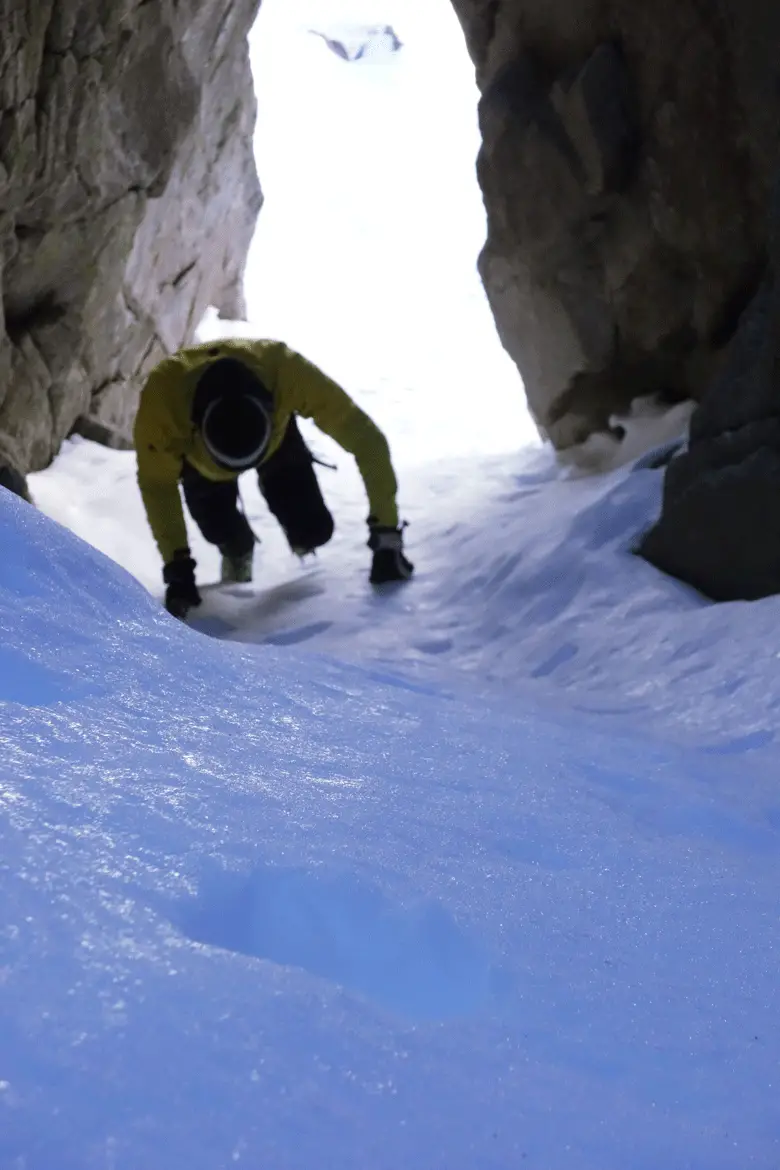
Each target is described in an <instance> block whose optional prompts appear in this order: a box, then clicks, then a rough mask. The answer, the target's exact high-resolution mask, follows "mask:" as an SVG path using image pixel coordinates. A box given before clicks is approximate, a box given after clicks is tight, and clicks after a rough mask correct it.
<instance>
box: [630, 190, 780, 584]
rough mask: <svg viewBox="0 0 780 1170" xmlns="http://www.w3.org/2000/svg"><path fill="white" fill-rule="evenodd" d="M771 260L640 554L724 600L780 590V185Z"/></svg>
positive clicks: (671, 471) (671, 473) (674, 466)
mask: <svg viewBox="0 0 780 1170" xmlns="http://www.w3.org/2000/svg"><path fill="white" fill-rule="evenodd" d="M769 242H770V247H769V263H768V266H767V272H766V275H765V277H764V280H763V282H762V284H761V287H760V289H759V291H758V293H757V294H756V296H755V298H754V300H753V302H752V303H751V305H750V306H749V307H748V309H747V310H746V311H745V313H744V314H743V315H742V318H741V320H740V324H739V328H738V329H737V332H736V335H735V337H734V340H733V342H732V344H731V346H730V347H729V352H728V356H727V360H726V363H725V365H724V369H723V371H722V374H721V376H720V377H719V378H718V379H717V381H716V382H715V384H714V385H713V387H712V388H711V389H710V390H708V392H707V394H706V395H705V397H704V399H703V401H702V402H701V404H700V405H699V407H698V408H697V410H696V412H695V414H694V415H693V418H692V419H691V428H690V438H689V443H688V447H687V450H686V451H684V452H683V453H681V454H679V455H677V456H676V457H675V458H674V459H672V460H671V462H670V464H669V467H668V469H667V471H666V474H665V477H664V494H663V509H662V513H661V517H660V519H659V520H658V522H657V523H656V524H655V525H654V526H653V527H652V528H651V529H650V531H649V532H648V533H647V534H646V535H645V536H644V538H643V539H642V541H641V543H640V546H639V551H640V552H641V554H642V555H643V556H644V557H645V558H646V559H647V560H649V561H650V562H651V563H653V564H654V565H656V566H657V567H658V568H660V569H663V570H664V571H665V572H668V573H671V574H673V575H674V576H676V577H680V578H681V579H683V580H684V581H687V582H688V583H690V584H691V585H694V586H695V587H696V588H697V589H699V590H700V591H701V592H702V593H704V594H706V595H707V596H708V597H711V598H713V599H714V600H716V601H731V600H737V599H745V600H751V599H754V598H758V597H766V596H768V595H769V594H773V593H780V524H779V523H778V513H779V512H780V506H779V502H780V181H778V183H777V186H776V189H775V192H774V198H773V205H772V213H771V216H770V231H769Z"/></svg>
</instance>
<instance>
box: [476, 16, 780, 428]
mask: <svg viewBox="0 0 780 1170" xmlns="http://www.w3.org/2000/svg"><path fill="white" fill-rule="evenodd" d="M453 4H454V7H455V9H456V12H457V14H458V16H459V18H460V20H461V24H462V26H463V30H464V33H465V36H466V42H467V45H468V48H469V51H470V53H471V56H472V59H473V61H474V64H475V67H476V76H477V81H478V84H479V87H480V91H481V98H480V107H479V115H480V126H481V131H482V147H481V150H480V154H479V158H478V163H477V169H478V176H479V181H480V184H481V187H482V191H483V195H484V200H485V207H486V211H487V239H486V243H485V246H484V249H483V251H482V253H481V256H480V259H479V268H480V272H481V275H482V280H483V282H484V285H485V289H486V292H487V296H488V299H489V301H490V304H491V307H492V310H493V314H494V317H495V320H496V325H497V329H498V333H499V336H500V338H501V341H502V343H503V345H504V347H505V348H506V350H507V351H508V352H509V354H510V355H511V356H512V358H513V359H514V360H515V362H516V364H517V366H518V369H519V371H520V374H521V376H522V378H523V382H524V384H525V391H526V395H527V398H528V402H529V405H530V408H531V411H532V414H533V415H534V417H535V419H536V421H537V423H538V425H539V427H540V430H541V431H542V433H543V434H545V435H547V436H549V438H550V439H551V440H552V441H553V443H554V444H555V445H556V446H557V447H558V448H559V449H566V448H572V447H574V446H576V445H577V444H580V443H582V442H583V440H585V439H586V438H587V437H588V436H589V435H590V434H592V433H594V432H600V431H605V430H607V429H608V426H609V423H608V420H609V418H610V417H611V416H613V415H614V414H615V413H620V412H621V411H626V412H627V411H628V410H629V405H630V403H631V401H632V400H633V399H635V398H638V397H648V398H652V399H655V400H657V401H659V402H661V403H663V402H669V403H677V402H680V401H684V400H687V399H691V398H693V399H695V400H697V401H699V400H701V398H702V395H703V394H704V393H705V391H706V389H707V388H708V387H709V386H710V385H711V383H712V381H713V379H714V378H716V377H717V375H718V371H719V370H720V368H721V366H722V363H723V361H724V354H725V348H726V345H727V343H728V341H729V340H730V338H731V337H732V335H733V333H734V330H735V328H736V324H737V321H738V320H739V318H740V314H741V313H742V311H743V309H744V308H745V306H746V305H747V304H748V303H749V302H750V301H751V298H752V297H753V296H754V294H755V293H756V290H757V288H758V286H759V285H760V283H761V280H762V278H763V273H764V270H765V265H766V229H765V215H764V209H765V206H766V201H767V198H768V192H769V189H770V187H771V182H772V175H773V168H774V165H775V156H776V123H777V112H778V92H777V85H776V71H777V64H776V46H777V44H778V43H780V6H779V5H777V4H775V3H773V2H772V0H753V2H751V3H748V4H745V3H743V0H723V2H722V3H720V4H702V3H700V0H654V3H652V4H647V3H637V2H636V0H453Z"/></svg>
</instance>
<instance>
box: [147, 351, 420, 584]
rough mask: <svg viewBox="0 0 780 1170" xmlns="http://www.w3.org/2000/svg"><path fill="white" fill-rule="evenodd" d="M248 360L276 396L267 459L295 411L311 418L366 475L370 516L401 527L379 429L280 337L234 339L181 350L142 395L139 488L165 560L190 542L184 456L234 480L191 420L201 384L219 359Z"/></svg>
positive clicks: (160, 367)
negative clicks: (184, 504)
mask: <svg viewBox="0 0 780 1170" xmlns="http://www.w3.org/2000/svg"><path fill="white" fill-rule="evenodd" d="M223 357H232V358H237V359H239V360H240V361H242V362H244V364H245V365H247V366H248V367H249V368H250V369H251V370H253V371H254V372H255V373H256V374H257V375H258V377H259V378H260V379H261V381H262V382H263V384H264V385H265V387H266V388H267V389H268V390H269V392H270V393H271V395H272V396H273V401H274V409H273V421H272V429H271V439H270V442H269V445H268V448H267V450H266V453H265V455H264V457H263V461H265V459H267V458H268V457H269V456H270V455H272V454H273V452H274V451H275V450H276V448H277V447H278V446H279V443H280V442H281V440H282V437H283V435H284V433H285V430H286V429H287V424H288V422H289V421H290V417H291V416H292V415H293V414H299V415H302V416H303V417H304V418H311V419H313V420H314V422H315V423H316V424H317V426H318V427H319V428H320V430H322V431H324V432H325V434H327V435H330V436H331V438H333V439H335V440H336V442H337V443H338V444H339V445H340V446H341V447H343V448H344V450H345V451H349V452H350V454H352V455H354V457H355V461H356V462H357V465H358V469H359V471H360V474H361V476H362V477H363V483H364V484H365V488H366V494H367V496H368V505H369V513H370V515H371V516H372V517H373V518H375V519H376V521H377V523H379V524H386V525H391V526H392V527H396V526H397V524H398V509H397V506H396V492H397V483H396V478H395V472H394V471H393V465H392V463H391V461H390V451H389V448H388V445H387V440H386V439H385V437H384V435H383V434H382V432H381V431H380V430H379V428H378V427H377V426H376V425H375V424H374V423H373V422H372V421H371V419H370V418H369V417H368V415H367V414H365V413H364V412H363V411H362V410H361V409H360V408H359V407H358V406H357V405H356V404H355V403H354V402H353V401H352V399H351V398H350V397H349V395H348V394H346V393H345V392H344V390H342V389H341V387H340V386H338V385H337V384H336V383H335V382H334V381H332V379H331V378H329V377H328V376H327V375H326V374H323V373H322V371H321V370H318V369H317V367H316V366H315V365H313V364H312V363H311V362H309V361H307V360H306V358H304V357H302V356H301V355H300V354H299V353H295V352H294V351H293V350H291V349H290V348H289V347H288V346H287V345H285V344H284V343H283V342H281V341H251V340H243V339H232V338H231V339H228V340H225V341H218V342H209V343H207V344H204V345H194V346H191V347H189V348H188V349H182V350H179V352H178V353H176V354H174V356H173V357H170V358H166V359H165V360H164V361H162V362H160V364H159V365H158V366H156V367H155V368H154V369H153V370H152V372H151V374H150V375H149V378H148V379H147V382H146V385H145V386H144V388H143V390H142V392H141V401H140V405H139V407H138V414H137V416H136V420H135V432H134V436H135V449H136V454H137V458H138V486H139V487H140V489H141V496H142V497H143V502H144V507H145V508H146V515H147V517H148V519H149V525H150V527H151V529H152V534H153V536H154V539H155V540H156V542H157V547H158V548H159V550H160V555H161V556H162V559H163V561H164V562H165V563H166V564H167V562H168V561H170V560H171V558H172V557H173V554H174V552H175V551H176V550H177V549H180V548H186V546H187V529H186V526H185V523H184V512H183V509H182V503H181V496H180V494H179V478H180V476H181V468H182V460H184V459H186V460H187V462H188V463H190V464H192V466H193V467H195V468H196V469H197V470H198V471H199V472H200V473H201V474H202V475H204V476H206V477H207V478H208V479H213V480H227V479H236V478H237V473H236V472H233V471H226V470H225V469H224V468H221V467H219V466H218V465H217V464H216V463H214V461H213V460H212V459H211V458H210V456H209V454H208V452H207V451H206V449H205V447H204V444H203V440H202V439H201V437H200V434H199V433H198V432H197V430H196V428H195V427H194V426H193V424H192V420H191V417H190V415H191V410H192V402H193V398H194V395H195V385H196V383H197V380H198V378H199V376H200V374H202V373H203V370H204V369H205V368H206V367H207V366H208V365H210V364H211V363H212V362H215V361H217V360H218V359H219V358H223Z"/></svg>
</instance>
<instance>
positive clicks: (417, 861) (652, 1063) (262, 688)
mask: <svg viewBox="0 0 780 1170" xmlns="http://www.w3.org/2000/svg"><path fill="white" fill-rule="evenodd" d="M0 529H1V532H0V539H1V540H2V546H3V548H4V549H5V550H6V556H5V557H4V558H3V562H2V565H0V626H1V627H2V639H0V687H2V735H3V741H4V755H3V764H2V770H1V771H0V777H1V779H0V806H2V817H1V818H0V867H2V868H1V872H2V879H1V882H0V889H1V890H2V905H3V913H2V927H0V971H2V984H3V997H2V1001H0V1166H2V1167H4V1168H6V1167H7V1168H8V1170H12V1168H16V1167H23V1168H24V1170H51V1168H52V1167H55V1166H56V1167H57V1170H91V1168H92V1167H95V1168H98V1167H99V1168H101V1170H102V1168H104V1167H112V1168H114V1170H125V1168H127V1170H131V1168H133V1170H134V1168H136V1167H140V1166H143V1167H144V1168H145V1170H157V1168H159V1170H163V1168H164V1170H179V1168H181V1170H185V1168H186V1170H201V1168H202V1170H212V1168H215V1167H227V1166H231V1165H236V1164H237V1165H246V1166H251V1167H260V1166H262V1167H273V1168H274V1170H277V1168H278V1170H287V1168H300V1170H311V1168H312V1167H330V1166H339V1167H340V1168H344V1170H348V1168H352V1167H354V1168H355V1170H357V1168H358V1167H365V1166H371V1167H374V1168H376V1170H384V1168H387V1170H390V1168H393V1170H395V1168H396V1167H398V1166H402V1165H403V1166H408V1167H411V1168H415V1167H419V1168H420V1170H427V1168H430V1167H442V1168H444V1167H447V1168H448V1170H460V1168H463V1170H467V1168H471V1167H474V1166H479V1167H485V1168H486V1170H489V1168H496V1170H498V1168H501V1170H504V1168H506V1167H509V1166H517V1165H528V1166H529V1167H531V1166H537V1167H540V1168H544V1170H549V1167H561V1168H564V1167H576V1168H577V1170H582V1168H585V1167H588V1168H592V1170H610V1168H614V1170H619V1168H620V1170H622V1168H624V1167H626V1166H628V1165H630V1166H632V1167H640V1168H641V1167H648V1170H649V1168H651V1167H652V1168H653V1170H655V1168H657V1167H659V1166H664V1167H675V1168H676V1167H702V1168H704V1167H706V1168H707V1170H718V1168H721V1167H722V1168H723V1170H726V1168H729V1170H730V1168H733V1167H747V1166H756V1167H764V1168H766V1170H770V1167H774V1166H776V1165H777V1162H778V1157H779V1156H780V1126H779V1125H778V1120H777V1118H778V1114H777V1108H776V1084H775V1081H776V1071H777V1059H778V1052H779V1050H780V1038H779V1037H778V1027H777V1019H778V1007H779V1006H780V1005H779V1004H778V989H777V987H778V985H777V977H776V953H777V950H778V947H779V946H780V927H779V925H778V916H777V874H778V843H779V840H780V839H779V838H778V826H780V802H779V801H778V800H777V796H776V789H775V785H774V783H773V780H772V776H773V774H776V768H775V769H774V770H772V769H771V768H770V766H769V765H771V764H776V762H777V759H776V748H772V749H771V751H770V749H769V747H768V746H767V745H766V744H765V745H764V746H763V747H760V746H758V745H756V744H752V745H749V744H743V745H742V747H741V749H737V748H735V747H734V746H733V745H732V746H731V748H729V749H727V751H726V754H725V755H724V754H722V753H718V752H713V751H712V750H710V749H709V748H708V746H707V745H706V744H702V745H697V746H696V747H686V748H680V747H674V746H672V745H671V744H665V743H663V742H661V741H659V740H655V741H654V740H651V739H649V738H648V737H646V736H644V735H643V734H642V733H641V732H640V731H638V729H637V728H636V727H634V726H632V725H631V724H630V723H629V724H627V725H626V727H625V728H624V731H623V733H622V734H615V732H614V730H612V729H611V728H609V727H608V726H607V727H604V726H603V721H604V717H603V716H597V715H593V714H588V715H586V714H583V713H582V712H577V711H575V710H572V709H571V708H570V707H569V706H567V704H566V702H565V701H563V700H562V699H561V697H559V696H557V697H555V698H551V697H550V696H545V695H544V693H543V692H542V691H537V692H536V693H535V694H533V695H532V694H530V693H526V692H524V690H523V688H521V687H520V688H515V689H512V690H510V691H507V692H505V693H503V694H499V695H493V696H492V697H491V698H489V699H479V698H475V695H474V693H473V689H472V687H471V686H470V685H469V682H468V680H467V679H459V678H458V677H457V676H455V675H453V676H450V677H448V678H447V680H446V683H445V682H443V681H439V682H433V681H430V680H429V681H428V682H425V683H423V682H420V681H419V680H414V679H412V678H410V677H408V676H404V675H403V674H402V673H400V672H398V671H392V672H391V671H389V670H387V669H384V668H380V667H378V666H377V665H375V664H373V665H365V666H360V665H348V664H345V663H341V662H339V661H338V660H337V659H335V658H333V657H331V656H321V655H312V654H306V653H304V652H303V651H302V650H300V649H298V648H297V647H295V646H292V647H290V646H287V647H283V648H279V647H274V646H264V647H257V648H252V647H245V646H233V645H229V644H226V643H224V642H222V643H220V642H218V641H216V640H214V639H211V638H206V637H202V636H200V635H198V634H196V633H194V632H192V631H191V630H188V629H187V628H186V627H184V626H182V625H181V624H179V623H176V622H174V621H173V620H172V619H169V618H168V617H167V615H165V614H164V613H163V612H162V611H161V610H160V609H159V607H158V606H157V605H156V604H155V603H154V602H153V600H152V599H151V598H149V596H148V594H147V593H146V592H145V591H144V590H143V589H142V588H141V587H140V586H139V585H138V584H137V583H136V582H134V581H133V579H132V578H130V577H129V576H128V575H126V574H125V573H124V572H123V571H122V570H121V569H119V568H118V567H116V566H114V565H112V564H111V562H109V561H107V560H105V559H103V558H102V557H101V556H100V554H98V553H97V552H95V551H93V550H91V549H90V548H89V547H88V546H86V545H84V544H82V543H80V542H78V541H77V540H76V538H75V537H73V536H71V535H70V534H69V533H67V532H65V530H63V529H62V528H59V527H56V526H54V525H53V524H52V522H51V521H49V520H48V519H47V518H45V517H44V516H42V515H41V514H39V513H38V512H36V511H35V510H34V509H32V508H30V507H29V506H28V505H25V504H23V503H22V502H21V501H18V500H16V499H14V498H12V497H9V496H8V495H7V494H6V493H2V498H1V499H0ZM375 604H376V606H377V608H380V607H381V606H383V605H387V607H388V608H391V609H392V608H393V607H395V606H397V605H398V604H399V602H398V600H397V598H394V597H390V598H388V599H386V600H380V599H377V600H376V603H375ZM759 608H760V607H759ZM751 746H752V749H753V750H748V748H750V747H751ZM737 751H738V754H735V753H736V752H737Z"/></svg>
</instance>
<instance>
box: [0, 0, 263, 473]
mask: <svg viewBox="0 0 780 1170" xmlns="http://www.w3.org/2000/svg"><path fill="white" fill-rule="evenodd" d="M258 7H259V0H153V2H151V3H150V2H149V0H68V2H67V3H63V2H62V0H0V29H2V37H1V38H0V306H1V312H0V466H5V467H6V468H8V469H10V477H11V479H12V480H14V477H16V479H17V480H18V473H20V472H21V473H26V472H28V471H33V470H39V469H41V468H43V467H45V466H46V465H47V464H48V463H49V462H50V460H51V459H52V457H53V456H54V455H55V454H56V452H57V450H58V449H59V446H60V444H61V442H62V440H63V439H64V438H65V437H66V436H67V435H68V434H69V433H71V432H72V431H73V430H74V428H75V429H77V430H84V431H85V432H86V433H89V434H92V435H99V436H100V437H101V438H103V439H104V440H105V441H114V442H116V443H119V444H122V443H125V442H127V441H128V439H129V432H130V423H131V420H132V416H133V413H134V408H135V403H136V399H137V393H138V389H139V385H140V381H141V379H142V377H143V375H144V374H145V372H147V371H148V370H149V368H150V367H151V366H152V365H153V364H154V363H155V362H156V361H158V360H159V359H160V358H161V357H163V356H164V355H165V354H166V353H168V352H170V351H171V350H172V349H174V348H176V347H177V346H179V345H181V344H182V343H184V342H185V341H187V340H189V339H191V337H192V334H193V330H194V328H195V326H196V325H197V323H198V321H199V320H200V318H201V316H202V315H203V313H204V311H205V309H206V308H207V307H208V305H209V304H214V305H215V306H216V307H217V309H218V310H219V311H220V312H221V313H222V314H223V315H225V316H231V317H236V316H240V315H241V314H242V312H243V306H242V275H243V268H244V260H245V256H246V252H247V248H248V246H249V242H250V240H251V236H252V233H253V230H254V225H255V221H256V218H257V214H258V211H259V209H260V205H261V202H262V196H261V192H260V186H259V183H258V179H257V174H256V171H255V165H254V157H253V151H252V131H253V126H254V119H255V100H254V91H253V87H252V79H251V73H250V68H249V59H248V48H247V41H246V38H247V33H248V31H249V29H250V27H251V25H252V23H253V21H254V18H255V16H256V13H257V9H258ZM6 478H7V477H6ZM14 481H15V482H16V480H14Z"/></svg>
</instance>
